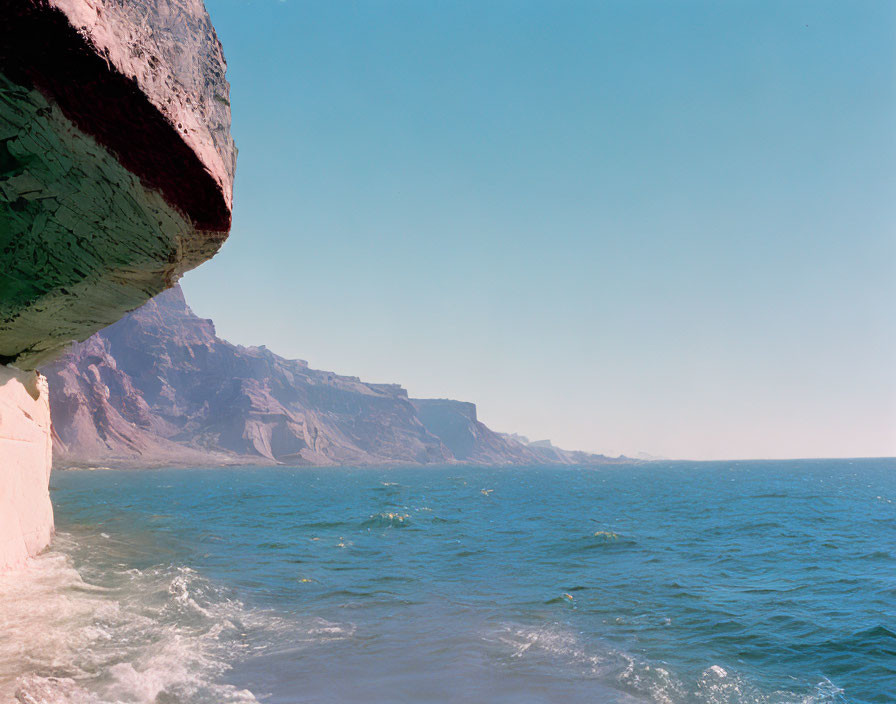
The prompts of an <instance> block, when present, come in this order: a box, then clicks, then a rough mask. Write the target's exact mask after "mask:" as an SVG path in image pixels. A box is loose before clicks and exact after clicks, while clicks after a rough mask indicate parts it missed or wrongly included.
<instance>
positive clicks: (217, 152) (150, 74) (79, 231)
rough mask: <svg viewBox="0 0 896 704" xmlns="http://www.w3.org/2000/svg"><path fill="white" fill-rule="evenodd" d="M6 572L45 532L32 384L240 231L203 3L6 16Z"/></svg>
mask: <svg viewBox="0 0 896 704" xmlns="http://www.w3.org/2000/svg"><path fill="white" fill-rule="evenodd" d="M0 17H2V22H0V569H2V568H3V567H10V566H14V565H17V564H19V563H21V562H22V561H23V560H24V559H25V558H27V557H28V556H29V555H33V554H34V553H35V552H37V551H39V550H40V549H42V548H43V547H44V546H45V545H46V544H47V542H48V541H49V539H50V536H51V535H52V531H53V514H52V509H51V508H50V500H49V493H48V479H49V475H50V466H51V465H50V453H49V452H48V451H47V450H48V448H49V447H50V422H49V417H48V412H49V407H48V390H47V387H46V380H45V379H44V378H43V377H41V376H40V375H38V374H37V373H36V372H34V371H33V370H34V369H35V368H36V367H37V366H39V365H40V364H44V363H46V362H48V361H50V360H52V359H53V358H54V357H56V356H58V355H59V354H60V353H61V352H62V350H64V349H65V348H66V347H67V346H68V344H69V343H70V342H71V341H72V340H84V339H86V338H87V337H89V336H90V335H92V334H93V333H94V332H96V331H97V330H99V329H101V328H103V327H105V326H107V325H109V324H110V323H112V322H114V321H116V320H118V319H119V318H120V317H121V316H122V315H123V314H124V313H126V312H127V311H129V310H133V309H134V308H136V307H138V306H139V305H141V304H142V303H144V302H145V301H146V300H147V299H149V298H151V297H152V296H154V295H155V294H157V293H159V292H160V291H163V290H165V289H166V288H168V287H170V286H171V285H173V284H174V283H175V282H176V281H177V280H178V278H179V277H180V276H181V275H182V274H183V272H185V271H187V270H189V269H192V268H193V267H195V266H197V265H198V264H200V263H202V262H203V261H205V260H206V259H208V258H209V257H211V256H212V255H214V253H215V252H216V251H217V250H218V248H219V247H220V246H221V243H222V242H223V241H224V239H225V238H226V237H227V233H228V231H229V229H230V219H231V218H230V214H231V199H232V185H233V171H234V166H235V159H236V151H235V148H234V145H233V140H232V139H231V137H230V102H229V101H230V99H229V86H228V84H227V81H226V80H225V78H224V72H225V68H226V65H225V63H224V56H223V53H222V51H221V45H220V44H219V42H218V39H217V36H216V35H215V31H214V28H213V27H212V24H211V21H210V20H209V17H208V14H207V13H206V11H205V7H204V5H203V3H202V0H153V1H152V2H143V1H138V0H0Z"/></svg>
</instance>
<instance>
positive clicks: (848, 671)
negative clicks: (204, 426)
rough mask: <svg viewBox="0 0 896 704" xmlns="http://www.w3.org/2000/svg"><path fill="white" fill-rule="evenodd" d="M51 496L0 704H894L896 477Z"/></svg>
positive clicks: (600, 478)
mask: <svg viewBox="0 0 896 704" xmlns="http://www.w3.org/2000/svg"><path fill="white" fill-rule="evenodd" d="M51 485H52V496H53V501H54V505H55V510H56V518H57V526H58V530H59V534H58V537H57V539H56V541H55V543H54V546H53V548H52V549H51V550H50V551H49V552H47V553H46V554H44V555H43V556H42V557H40V558H39V559H38V560H37V561H35V564H34V565H32V567H31V569H30V570H29V571H28V572H27V574H19V575H17V576H16V575H7V576H4V577H2V578H0V699H2V697H3V696H4V695H7V696H9V697H11V698H13V699H12V700H13V701H16V699H14V698H17V699H18V701H20V702H25V703H29V704H30V703H37V702H78V703H79V704H81V703H93V704H98V703H101V702H157V703H159V704H173V703H175V702H185V703H186V702H189V703H191V704H203V703H206V702H207V703H209V704H222V703H223V702H255V701H261V702H270V703H287V702H289V703H293V702H309V703H310V702H333V703H339V704H353V703H355V702H357V703H359V704H360V703H363V704H372V703H378V702H384V703H385V702H415V703H416V702H420V703H425V702H433V703H435V702H489V703H492V702H495V703H501V702H508V703H510V702H513V703H514V704H527V703H534V702H564V703H565V702H652V703H655V704H691V703H695V704H696V703H700V704H746V703H750V704H784V703H794V704H797V703H798V704H826V703H832V704H833V703H843V702H851V703H856V704H858V703H860V702H861V703H871V702H875V703H876V702H891V703H892V702H896V460H837V461H791V462H715V463H686V462H678V463H650V464H644V465H639V466H616V467H606V468H600V469H585V468H539V467H533V468H523V469H485V468H477V467H457V466H454V467H441V468H390V469H385V468H382V469H302V468H298V469H285V468H228V469H197V470H144V471H95V472H87V471H68V472H56V473H55V474H54V475H53V478H52V482H51ZM3 701H6V700H5V699H4V700H3Z"/></svg>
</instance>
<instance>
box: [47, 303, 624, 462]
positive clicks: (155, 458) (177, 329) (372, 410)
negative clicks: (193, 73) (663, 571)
mask: <svg viewBox="0 0 896 704" xmlns="http://www.w3.org/2000/svg"><path fill="white" fill-rule="evenodd" d="M44 371H45V373H46V374H47V376H48V378H49V382H50V390H51V391H50V404H51V407H52V413H53V423H54V428H55V431H56V435H57V440H56V446H55V453H56V459H57V462H60V463H62V464H66V465H111V466H128V465H133V466H147V465H209V464H232V463H284V464H320V465H327V464H389V463H414V464H434V463H436V464H445V463H451V462H474V463H479V464H537V463H543V462H546V461H547V462H550V463H555V462H569V461H572V460H571V459H570V458H568V457H561V456H559V455H558V456H551V457H547V456H545V455H543V454H540V453H539V452H536V451H534V450H532V449H530V448H528V447H526V446H525V445H524V444H522V443H520V442H517V441H515V440H512V439H508V438H505V437H502V436H501V435H499V434H497V433H495V432H493V431H491V430H490V429H489V428H487V427H486V426H485V425H483V424H482V423H481V422H479V421H478V420H477V418H476V407H475V406H474V405H473V404H471V403H462V402H459V401H450V400H441V399H437V400H427V399H413V400H412V399H409V398H408V395H407V392H406V391H405V390H404V389H403V388H401V387H400V386H398V385H395V384H371V383H366V382H363V381H361V380H360V379H358V378H356V377H349V376H341V375H338V374H334V373H332V372H327V371H319V370H316V369H311V368H309V367H308V365H307V364H306V363H305V362H303V361H301V360H289V359H284V358H283V357H280V356H278V355H276V354H274V353H272V352H270V351H269V350H267V349H265V348H264V347H241V346H238V345H233V344H231V343H229V342H227V341H225V340H222V339H220V338H219V337H217V335H216V334H215V328H214V325H213V324H212V322H211V321H210V320H205V319H202V318H199V317H197V316H196V315H194V314H193V312H192V311H191V310H190V308H189V306H188V305H187V303H186V301H185V300H184V297H183V294H182V292H181V290H180V288H178V287H175V288H173V289H171V290H169V291H166V292H165V293H162V294H160V295H159V296H157V297H156V298H154V299H153V300H152V301H150V302H149V303H147V304H146V305H145V306H143V307H142V308H140V309H139V310H137V311H135V312H133V313H131V314H129V315H127V316H126V317H124V318H123V319H122V320H120V321H118V322H117V323H115V324H114V325H112V326H110V327H108V328H106V329H105V330H103V331H102V332H100V333H99V334H97V335H94V336H93V337H91V338H90V339H89V340H87V341H86V342H84V343H81V344H78V345H75V346H74V347H73V348H72V349H71V350H70V351H69V352H68V353H67V354H66V355H65V356H64V357H62V358H61V359H60V360H58V361H57V362H55V363H53V364H52V365H50V366H48V367H46V368H45V369H44ZM580 454H581V457H580V458H579V459H578V461H580V462H601V461H607V458H602V457H600V456H594V455H586V454H585V453H580Z"/></svg>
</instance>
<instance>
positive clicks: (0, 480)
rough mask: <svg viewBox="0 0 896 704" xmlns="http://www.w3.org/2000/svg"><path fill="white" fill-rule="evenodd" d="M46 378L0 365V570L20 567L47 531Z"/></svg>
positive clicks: (48, 432)
mask: <svg viewBox="0 0 896 704" xmlns="http://www.w3.org/2000/svg"><path fill="white" fill-rule="evenodd" d="M49 399H50V395H49V393H48V390H47V380H46V377H44V376H43V375H42V374H39V373H38V372H23V371H19V370H18V369H14V368H12V367H7V366H0V570H5V569H11V568H16V567H21V566H23V565H24V564H25V561H26V560H27V558H28V557H30V556H33V555H36V554H37V553H38V552H40V551H41V550H43V549H44V548H45V547H46V546H47V545H48V544H49V542H50V538H51V537H52V535H53V506H52V504H51V503H50V491H49V482H50V467H51V463H52V450H53V444H52V439H51V429H50V400H49Z"/></svg>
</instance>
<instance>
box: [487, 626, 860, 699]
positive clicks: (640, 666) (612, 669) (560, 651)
mask: <svg viewBox="0 0 896 704" xmlns="http://www.w3.org/2000/svg"><path fill="white" fill-rule="evenodd" d="M486 640H490V641H497V642H499V643H501V644H503V645H504V646H505V647H507V648H508V650H509V655H510V658H511V659H513V660H517V659H526V658H530V659H533V660H539V659H541V660H543V661H544V662H543V664H544V665H545V666H547V667H551V666H554V665H561V666H563V667H564V668H569V667H572V668H578V669H579V671H580V673H581V674H582V675H585V676H588V677H593V678H595V679H596V680H597V681H599V682H601V683H602V684H604V685H606V686H609V687H611V688H612V689H614V690H616V691H618V692H620V693H624V694H626V695H628V696H629V697H632V698H631V699H626V700H625V701H637V702H645V703H647V702H649V703H650V704H841V703H842V702H844V701H845V700H844V699H842V696H841V695H842V692H843V690H841V689H839V688H838V687H836V686H835V685H834V684H833V683H831V682H830V681H828V680H824V681H823V682H821V683H819V684H818V685H817V686H816V687H815V688H814V691H813V692H811V693H810V694H796V693H793V692H786V691H777V692H771V693H767V692H765V693H764V692H760V691H759V690H758V689H757V688H756V687H755V686H754V685H753V684H752V683H751V682H749V680H748V679H747V678H745V677H743V676H741V675H739V674H737V673H734V672H730V671H729V670H727V669H725V668H724V667H722V666H721V665H710V666H709V667H707V668H706V669H705V670H704V671H703V673H702V674H701V676H700V678H699V679H698V681H697V683H696V686H691V687H689V686H687V685H686V684H685V682H684V681H683V680H682V679H681V678H679V677H677V676H675V675H674V674H673V673H672V672H671V671H670V670H669V669H668V668H667V667H664V666H663V665H661V664H657V663H649V662H646V661H644V660H643V659H641V658H638V657H636V656H634V655H632V654H630V653H627V652H625V651H623V650H619V649H617V648H614V647H612V646H609V645H607V646H606V647H605V648H601V647H600V646H599V642H596V641H594V640H593V639H588V640H587V641H586V639H585V638H583V637H582V636H581V635H580V634H578V633H576V632H575V631H573V630H571V629H570V628H568V627H566V626H564V625H562V624H560V623H557V622H553V623H546V624H543V625H540V626H521V625H505V626H504V627H503V629H502V630H500V631H499V632H498V633H497V635H496V636H495V635H490V636H486ZM586 643H587V644H586Z"/></svg>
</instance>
